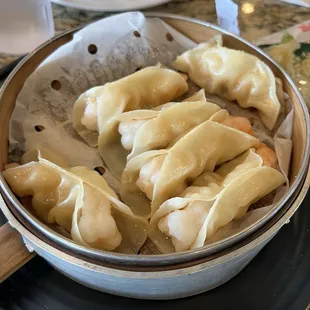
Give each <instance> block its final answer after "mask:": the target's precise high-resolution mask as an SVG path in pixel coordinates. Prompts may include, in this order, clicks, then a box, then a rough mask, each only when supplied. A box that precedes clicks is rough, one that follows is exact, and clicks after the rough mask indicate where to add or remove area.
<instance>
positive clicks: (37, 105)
mask: <svg viewBox="0 0 310 310" xmlns="http://www.w3.org/2000/svg"><path fill="white" fill-rule="evenodd" d="M195 45H196V43H194V42H192V41H191V40H189V39H188V38H186V37H185V36H184V35H182V34H180V33H179V32H177V31H176V30H174V29H173V28H171V27H170V26H169V25H167V24H165V23H164V22H163V21H161V20H160V19H157V18H147V19H146V18H145V17H144V15H143V14H142V13H139V12H132V13H125V14H121V15H116V16H113V17H110V18H107V19H104V20H101V21H98V22H96V23H94V24H91V25H89V26H87V27H85V28H84V29H82V30H81V31H79V32H77V33H75V35H74V38H73V40H72V41H71V42H69V43H67V44H66V45H64V46H62V47H60V48H59V49H58V50H57V51H55V52H54V53H53V54H52V55H51V56H49V57H48V58H47V59H46V60H45V61H44V62H43V63H42V64H41V65H40V66H39V68H38V69H37V70H36V71H35V72H34V73H33V74H32V75H31V76H30V77H29V78H28V79H27V81H26V82H25V84H24V86H23V88H22V90H21V92H20V94H19V96H18V99H17V102H16V106H15V109H14V111H13V114H12V118H11V122H10V137H9V141H10V148H9V152H10V154H9V155H10V161H11V162H18V161H19V160H20V157H21V156H22V154H23V153H24V152H25V151H26V150H29V149H31V148H33V147H35V146H36V145H42V146H44V147H46V148H49V149H51V150H53V151H54V152H57V153H58V155H60V156H62V157H63V158H64V159H65V160H66V161H67V162H68V163H69V164H70V165H72V166H77V165H79V166H80V165H85V166H88V167H90V168H92V169H93V168H95V167H104V168H106V167H105V165H104V163H103V162H102V160H101V157H100V156H99V153H98V151H97V149H95V148H91V147H89V146H87V145H86V144H85V143H84V141H83V140H82V139H81V138H80V137H79V136H78V134H77V133H76V132H75V130H74V129H73V126H72V107H73V104H74V102H75V100H76V99H77V98H78V96H79V95H80V94H81V93H82V92H84V91H86V90H87V89H89V88H91V87H94V86H97V85H103V84H105V83H106V82H111V81H114V80H117V79H119V78H122V77H124V76H127V75H129V74H131V73H133V72H135V71H136V70H137V69H139V68H142V67H146V66H150V65H155V64H156V63H157V62H160V63H162V64H164V65H166V66H170V64H171V62H172V61H173V60H174V59H175V58H176V56H177V55H179V54H181V53H182V52H184V51H185V50H188V49H191V48H193V47H194V46H195ZM191 91H194V88H192V90H191ZM210 101H214V102H216V103H218V104H219V105H220V106H222V107H225V108H226V109H227V110H229V112H231V113H232V114H233V115H239V116H246V117H248V118H250V119H251V121H252V123H253V124H254V131H255V133H256V135H257V136H258V137H259V138H260V139H261V140H262V141H264V142H266V143H267V144H271V145H273V146H274V147H275V149H276V152H277V156H278V159H279V163H280V168H281V170H282V172H284V173H287V171H288V167H287V163H289V160H290V153H291V147H292V143H291V140H290V139H291V134H292V120H293V110H292V108H291V107H292V105H291V104H290V101H289V99H288V98H287V99H286V101H285V104H284V108H283V111H282V114H281V117H280V120H279V122H278V125H277V127H276V128H277V132H276V133H275V132H273V133H270V132H268V131H266V129H265V128H264V126H262V124H261V122H260V121H259V119H258V116H257V114H256V113H255V112H251V111H248V110H244V109H242V108H240V107H239V106H238V105H237V104H235V103H231V102H226V101H223V100H220V99H219V98H215V97H212V96H210ZM285 117H286V118H285ZM284 119H285V121H283V120H284ZM272 137H273V139H272ZM104 177H105V179H106V180H107V181H108V182H109V184H110V185H111V186H112V187H113V188H114V189H115V190H116V192H118V191H119V183H118V181H117V180H116V179H115V178H113V177H112V175H111V174H110V173H109V171H108V170H107V169H106V172H105V174H104ZM286 190H287V187H284V186H283V187H281V188H280V189H278V190H277V193H276V195H275V197H274V196H273V201H272V203H274V202H275V201H276V200H278V199H279V198H280V197H281V196H283V195H284V194H285V192H286ZM269 203H271V201H270V202H269ZM272 208H273V205H269V206H266V205H265V206H264V207H263V208H259V209H256V210H252V211H249V212H248V213H247V214H246V215H245V217H244V218H243V219H241V220H239V221H234V222H232V223H231V224H229V225H227V226H225V227H224V228H222V229H220V231H219V232H218V234H217V235H216V236H214V238H212V240H209V241H208V243H210V242H212V241H216V240H219V239H222V238H226V237H228V236H229V235H232V234H235V233H237V232H238V231H241V230H243V229H244V228H246V227H247V226H249V225H252V224H253V223H255V222H256V221H258V220H259V219H260V218H261V217H262V216H264V215H265V214H266V213H267V212H269V211H270V210H271V209H272ZM150 249H152V247H150V246H147V247H146V248H145V251H143V250H142V252H144V253H148V254H150Z"/></svg>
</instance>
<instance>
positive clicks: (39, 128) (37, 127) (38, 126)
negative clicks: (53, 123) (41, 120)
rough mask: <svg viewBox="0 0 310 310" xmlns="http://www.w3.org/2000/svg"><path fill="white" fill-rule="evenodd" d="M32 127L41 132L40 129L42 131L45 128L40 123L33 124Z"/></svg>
mask: <svg viewBox="0 0 310 310" xmlns="http://www.w3.org/2000/svg"><path fill="white" fill-rule="evenodd" d="M34 129H35V130H36V131H37V132H41V131H43V130H44V129H45V127H44V126H42V125H35V126H34Z"/></svg>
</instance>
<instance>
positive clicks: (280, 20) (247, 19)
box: [0, 0, 310, 67]
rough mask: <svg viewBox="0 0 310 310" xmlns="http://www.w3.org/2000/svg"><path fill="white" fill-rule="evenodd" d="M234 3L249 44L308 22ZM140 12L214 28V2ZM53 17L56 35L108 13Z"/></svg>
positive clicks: (307, 14)
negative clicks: (192, 20) (181, 17)
mask: <svg viewBox="0 0 310 310" xmlns="http://www.w3.org/2000/svg"><path fill="white" fill-rule="evenodd" d="M220 1H224V0H220ZM234 2H235V3H237V4H238V6H239V14H238V26H239V29H240V34H241V36H243V37H244V38H246V39H248V40H250V41H253V40H254V39H257V38H259V37H262V36H265V35H267V34H270V33H273V32H276V31H279V30H282V29H285V28H288V27H290V26H293V25H295V24H297V23H300V22H302V21H305V20H310V10H309V9H308V8H304V7H301V6H296V5H291V4H287V3H285V2H282V1H279V0H265V1H264V0H246V1H244V0H234ZM249 8H250V9H249ZM143 11H144V12H165V13H170V14H178V15H184V16H188V17H193V18H197V19H200V20H203V21H208V22H211V23H214V24H217V15H216V8H215V1H213V0H175V1H172V2H170V3H168V4H165V5H162V6H157V7H154V8H151V9H147V10H143ZM53 14H54V20H55V30H56V34H58V33H61V32H63V31H65V30H68V29H71V28H74V27H77V26H79V25H82V24H85V23H88V22H91V21H94V20H97V19H100V18H103V17H105V16H108V15H111V13H105V12H91V11H84V10H83V11H82V10H77V9H72V8H66V7H63V6H60V5H56V4H53ZM14 58H15V57H12V56H8V55H4V54H0V67H2V66H4V65H5V64H7V63H9V62H11V61H12V60H14Z"/></svg>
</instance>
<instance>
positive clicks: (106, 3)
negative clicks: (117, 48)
mask: <svg viewBox="0 0 310 310" xmlns="http://www.w3.org/2000/svg"><path fill="white" fill-rule="evenodd" d="M170 1H171V0H52V2H54V3H57V4H61V5H65V6H69V7H72V8H76V9H84V10H92V11H106V12H114V11H129V10H137V9H145V8H149V7H152V6H156V5H161V4H164V3H167V2H170Z"/></svg>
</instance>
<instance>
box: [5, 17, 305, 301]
mask: <svg viewBox="0 0 310 310" xmlns="http://www.w3.org/2000/svg"><path fill="white" fill-rule="evenodd" d="M147 16H148V17H159V18H162V19H163V20H164V21H165V22H166V23H168V24H170V25H171V26H172V27H174V28H175V29H176V30H178V31H180V32H181V33H183V34H185V35H186V36H188V37H189V38H191V39H192V40H194V41H196V42H203V41H206V40H207V39H208V38H210V37H212V36H214V35H217V34H219V33H220V34H222V35H223V40H224V45H225V46H227V47H231V48H235V49H241V50H244V51H246V52H248V53H251V54H253V55H256V56H257V57H259V58H260V59H261V60H263V61H264V62H265V63H267V64H268V65H269V66H270V68H271V69H272V70H273V72H274V73H275V75H276V76H277V77H279V78H280V79H281V80H282V82H283V86H284V90H285V92H286V93H287V94H288V95H289V96H290V98H291V99H292V101H293V103H294V108H295V117H294V126H293V153H292V161H291V173H290V179H291V187H290V190H289V192H288V194H287V195H286V196H285V197H283V199H282V200H281V201H280V202H279V203H278V204H277V208H276V209H275V210H273V211H272V212H270V213H268V214H267V215H266V216H265V217H264V218H262V219H261V220H260V222H259V223H258V224H257V225H255V226H254V225H252V226H250V227H249V228H247V229H246V230H244V231H243V232H241V233H240V234H238V235H234V236H231V237H230V238H227V239H225V240H222V241H219V242H217V243H214V244H212V245H209V246H206V247H204V248H201V249H198V250H195V251H188V252H184V253H180V254H170V255H143V256H141V255H121V254H115V253H109V252H104V251H98V250H93V249H87V248H84V247H83V246H79V245H77V244H75V243H74V242H73V241H71V240H69V239H66V238H64V237H63V236H61V235H59V234H57V233H55V232H54V231H53V230H52V229H51V228H50V227H48V226H46V225H44V224H42V223H41V222H39V221H38V220H37V219H36V218H35V217H34V216H33V215H32V214H31V213H30V212H28V211H27V210H26V209H25V208H24V207H23V206H22V205H21V204H20V202H19V201H18V200H17V198H16V197H15V196H14V195H13V193H12V192H11V190H10V188H9V187H8V185H7V183H6V182H5V180H4V179H3V178H2V176H1V179H0V183H1V190H2V194H3V197H4V199H5V201H6V204H4V203H3V204H2V206H1V209H2V210H3V211H4V213H5V215H6V216H7V217H8V219H9V221H10V223H11V225H12V226H14V227H15V228H16V229H17V230H18V231H19V232H20V234H21V235H22V236H23V237H24V239H25V241H26V243H27V245H28V246H29V247H30V248H31V249H34V250H35V251H36V252H37V253H38V254H39V255H41V256H42V257H44V258H45V259H47V260H48V261H49V262H50V263H51V264H52V265H53V266H55V267H56V268H57V269H58V270H60V271H61V272H63V273H65V274H67V275H68V276H69V277H71V278H73V279H75V280H77V281H79V282H81V283H83V284H85V285H87V286H90V287H93V288H95V289H99V290H104V291H107V292H110V293H114V294H120V295H124V296H131V297H137V298H157V299H158V298H159V299H162V298H172V297H174V298H177V297H183V296H189V295H193V294H196V293H199V292H202V291H206V290H208V289H211V288H213V287H215V286H218V285H220V284H221V283H224V282H226V281H227V280H229V279H230V278H232V277H233V276H234V275H236V274H237V273H238V272H239V271H240V270H241V269H242V268H243V267H244V266H245V265H246V264H247V263H248V262H249V261H250V260H251V259H252V258H253V257H254V256H255V255H256V254H257V253H258V252H259V251H260V249H261V248H262V247H263V246H264V245H265V244H266V243H267V242H268V241H269V240H270V239H271V238H272V237H273V236H274V235H275V233H276V232H277V231H278V230H279V229H280V227H281V226H282V225H283V224H284V223H285V222H286V221H287V220H288V219H289V218H290V217H291V216H292V215H293V213H294V212H295V211H296V209H297V208H298V206H299V205H300V203H301V201H302V199H303V197H304V195H305V193H306V192H307V189H308V186H309V180H306V181H305V178H306V174H307V172H308V167H309V117H308V112H307V108H306V106H305V104H304V102H303V100H302V98H301V96H300V94H299V92H298V90H297V89H296V87H295V86H294V83H293V82H292V80H291V79H290V78H289V77H288V76H287V74H286V73H285V72H283V71H282V70H281V68H279V66H277V65H276V64H275V63H274V62H273V60H272V59H270V58H269V57H268V56H267V55H266V54H264V53H263V52H262V51H261V50H259V49H258V48H256V47H255V46H253V45H251V44H250V43H248V42H246V41H245V40H243V39H240V38H239V37H237V36H235V35H232V34H230V33H228V32H226V31H223V30H221V29H220V28H218V27H216V26H214V25H210V24H208V23H204V22H200V21H197V20H193V19H189V18H184V17H179V16H172V15H166V14H149V15H147ZM78 30H79V29H75V30H72V31H69V32H67V33H64V34H62V35H60V36H58V37H56V38H54V39H52V40H50V41H48V42H46V43H45V44H43V45H42V46H41V47H40V48H39V49H37V50H36V51H35V52H33V53H32V54H30V55H29V56H28V57H27V58H26V59H25V60H24V61H23V62H22V63H21V64H20V65H19V66H18V67H17V68H16V69H15V70H14V72H13V73H12V74H11V76H10V77H9V79H8V80H7V81H6V83H5V84H4V86H3V88H2V91H1V94H0V102H1V105H0V120H1V123H2V126H3V127H2V129H1V131H0V145H1V152H0V162H1V170H2V169H3V165H4V164H6V163H7V161H8V127H9V120H10V116H11V114H12V111H13V108H14V105H15V101H16V97H17V95H18V93H19V91H20V90H21V88H22V86H23V84H24V82H25V80H26V79H27V78H28V77H29V75H30V74H31V73H32V72H33V71H34V70H35V69H36V68H37V67H38V66H39V64H40V63H41V62H42V61H43V60H44V59H45V58H46V57H47V56H48V55H50V54H51V53H53V51H55V50H56V49H57V48H58V47H60V46H62V45H63V44H65V43H67V42H69V41H70V40H72V37H73V34H74V33H75V32H76V31H78ZM278 211H280V212H278ZM13 214H14V215H13ZM275 215H276V216H275ZM270 220H271V221H270ZM268 221H269V222H268ZM266 223H267V224H266ZM2 230H5V231H7V232H8V231H9V228H8V226H6V227H5V228H4V229H3V228H2ZM254 232H255V234H254V235H252V234H253V233H254ZM10 236H11V242H12V243H14V242H15V240H17V239H16V234H14V233H12V232H11V234H10ZM0 239H1V230H0ZM241 240H243V241H242V243H240V241H241ZM0 241H1V240H0ZM18 242H19V247H18V246H17V250H19V251H20V253H21V255H20V259H19V260H16V261H15V262H11V263H10V264H9V266H7V269H11V271H12V270H13V269H14V268H16V266H15V265H18V264H22V263H24V262H25V261H27V259H29V258H30V255H29V254H28V253H27V251H25V249H23V248H22V247H21V246H22V245H21V244H20V239H19V241H18ZM238 242H239V243H238ZM15 243H16V242H15ZM237 243H238V244H237ZM233 245H235V246H234V247H232V246H233ZM0 249H1V242H0ZM224 249H226V250H225V251H224V252H219V251H223V250H224ZM7 251H8V252H7V254H6V257H9V255H14V253H15V252H14V251H15V249H13V248H12V247H8V249H7ZM0 253H1V252H0ZM214 253H218V254H216V255H214ZM211 254H213V256H210V255H211ZM1 260H3V261H4V262H5V259H4V258H3V255H2V258H1V257H0V262H1ZM182 263H185V264H182ZM166 265H169V266H166ZM4 269H6V268H4ZM222 271H223V272H222ZM9 272H10V271H9V270H7V272H4V275H2V276H3V277H5V276H7V275H8V274H9ZM186 275H190V276H187V277H186ZM183 276H184V280H186V281H185V282H184V283H186V286H187V287H185V285H184V284H182V283H179V282H178V281H180V282H183V281H184V280H183V279H181V278H182V277H183ZM0 279H1V273H0ZM129 279H130V281H132V282H130V285H129V286H130V287H128V282H127V285H126V281H128V280H129ZM159 281H163V282H160V283H164V284H165V285H159ZM132 284H133V285H132ZM135 284H136V285H135ZM166 285H167V286H166ZM167 288H169V289H168V290H167Z"/></svg>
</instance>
